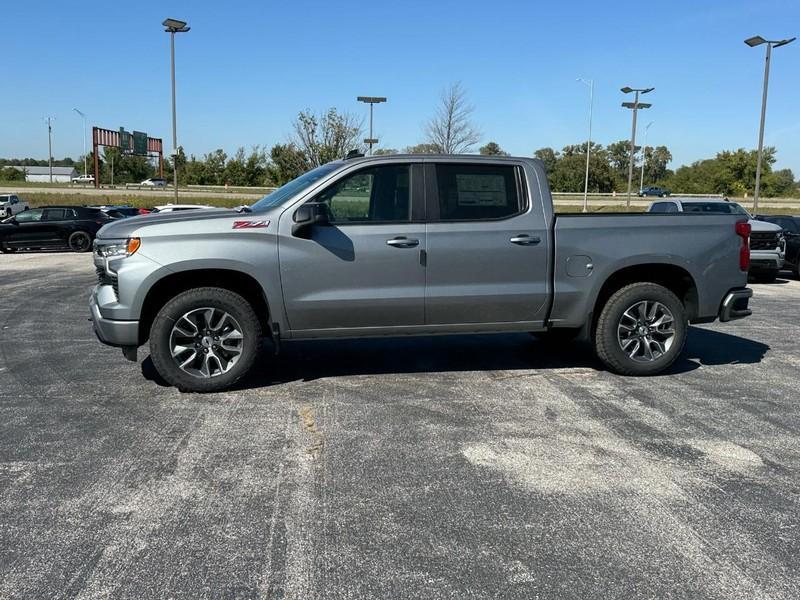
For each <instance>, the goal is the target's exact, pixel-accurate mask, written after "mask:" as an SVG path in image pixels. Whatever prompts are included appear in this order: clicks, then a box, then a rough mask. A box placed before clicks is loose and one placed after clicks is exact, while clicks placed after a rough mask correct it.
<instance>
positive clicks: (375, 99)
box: [356, 96, 386, 156]
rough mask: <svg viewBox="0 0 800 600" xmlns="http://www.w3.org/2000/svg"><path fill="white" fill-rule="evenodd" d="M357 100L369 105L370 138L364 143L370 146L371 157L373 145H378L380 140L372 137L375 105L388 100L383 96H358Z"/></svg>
mask: <svg viewBox="0 0 800 600" xmlns="http://www.w3.org/2000/svg"><path fill="white" fill-rule="evenodd" d="M356 100H358V101H359V102H364V103H365V104H369V137H368V138H367V139H365V140H364V143H365V144H367V145H369V155H370V156H372V145H373V144H377V143H378V140H376V139H375V138H373V137H372V107H373V106H374V105H375V104H380V103H381V102H386V98H384V97H383V96H358V97H357V98H356Z"/></svg>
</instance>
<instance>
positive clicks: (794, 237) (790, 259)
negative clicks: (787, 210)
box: [756, 215, 800, 279]
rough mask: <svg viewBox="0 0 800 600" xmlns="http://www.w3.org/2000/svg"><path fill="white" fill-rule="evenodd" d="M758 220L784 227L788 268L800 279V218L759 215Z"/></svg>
mask: <svg viewBox="0 0 800 600" xmlns="http://www.w3.org/2000/svg"><path fill="white" fill-rule="evenodd" d="M756 218H757V219H758V220H759V221H766V222H767V223H774V224H775V225H778V226H779V227H783V237H784V238H785V239H786V267H787V268H790V269H791V270H792V273H794V276H795V277H796V278H797V279H800V217H792V216H790V215H759V216H758V217H756Z"/></svg>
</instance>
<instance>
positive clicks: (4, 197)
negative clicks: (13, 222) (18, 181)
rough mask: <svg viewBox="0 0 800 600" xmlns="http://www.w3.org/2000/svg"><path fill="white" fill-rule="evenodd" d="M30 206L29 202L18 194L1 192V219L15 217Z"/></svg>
mask: <svg viewBox="0 0 800 600" xmlns="http://www.w3.org/2000/svg"><path fill="white" fill-rule="evenodd" d="M29 208H30V206H28V203H27V202H25V200H23V199H22V198H20V197H19V196H17V195H16V194H0V219H7V218H8V217H13V216H14V215H15V214H17V213H20V212H22V211H23V210H28V209H29Z"/></svg>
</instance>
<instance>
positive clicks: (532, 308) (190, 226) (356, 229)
mask: <svg viewBox="0 0 800 600" xmlns="http://www.w3.org/2000/svg"><path fill="white" fill-rule="evenodd" d="M356 179H357V180H359V181H365V182H366V185H367V188H368V190H367V193H360V192H359V193H354V192H353V188H354V186H353V185H352V182H353V181H354V180H356ZM749 232H750V226H749V225H748V224H747V218H746V217H742V216H740V215H733V214H707V215H702V216H699V217H697V216H691V217H690V216H686V215H677V214H673V215H664V214H643V213H640V214H633V213H628V214H602V215H600V214H597V215H595V214H591V213H590V214H586V215H556V214H554V211H553V204H552V198H551V195H550V190H549V187H548V184H547V176H546V174H545V169H544V165H543V164H542V162H541V161H539V160H536V159H529V158H510V157H495V156H436V155H426V156H424V157H423V156H420V155H390V156H372V157H366V158H353V159H350V160H343V161H336V162H332V163H328V164H325V165H322V166H320V167H317V168H316V169H314V170H312V171H309V172H307V173H305V174H303V175H301V176H300V177H298V178H297V179H295V180H293V181H291V182H289V183H287V184H286V185H284V186H283V187H281V188H279V189H277V190H276V191H274V192H272V193H271V194H269V195H268V196H265V197H264V198H263V199H261V200H260V201H258V202H256V203H255V204H254V205H253V206H252V207H250V208H249V209H246V210H242V211H240V212H234V211H230V210H204V211H191V212H188V213H184V214H172V215H163V216H161V217H158V218H152V219H150V218H146V219H125V220H120V221H116V222H114V223H111V224H109V225H107V226H106V227H104V228H103V229H102V230H101V231H100V234H99V236H98V239H97V240H96V243H95V252H94V255H93V256H94V263H95V266H96V268H97V271H98V275H99V282H98V285H97V286H96V287H95V288H94V292H93V293H92V296H91V300H90V314H91V317H92V320H93V322H94V328H95V331H96V333H97V335H98V337H99V338H100V340H101V341H103V342H105V343H107V344H110V345H112V346H119V347H121V348H122V349H123V354H124V355H125V357H126V358H128V359H130V360H136V354H137V348H138V347H139V346H141V345H142V344H144V343H146V342H147V341H148V340H149V342H150V355H151V358H152V360H153V363H154V365H155V368H156V369H157V370H158V372H159V373H160V374H161V375H162V376H163V377H164V378H165V379H166V380H167V381H168V382H170V383H172V384H173V385H175V386H177V387H178V388H179V389H182V390H192V391H205V392H207V391H216V390H222V389H227V388H229V387H230V386H232V385H233V384H234V383H235V382H236V381H238V380H239V379H240V378H241V377H242V376H243V375H245V373H247V371H249V370H250V368H251V367H252V366H253V364H254V361H255V358H256V352H257V348H258V344H259V340H260V338H261V337H263V336H269V337H271V338H272V339H273V341H274V342H275V345H276V347H277V348H280V347H281V345H282V344H283V343H284V342H287V341H293V340H302V339H314V338H335V337H365V336H389V335H395V336H397V335H410V334H434V333H435V334H439V333H464V332H470V333H477V332H483V333H488V332H500V331H525V332H535V333H536V334H537V335H539V336H542V337H543V338H544V339H547V338H558V337H563V336H567V337H568V336H576V337H579V338H582V339H586V340H591V341H592V342H593V343H594V345H595V350H596V352H597V355H598V356H599V357H600V359H601V360H602V361H603V363H604V364H605V365H606V366H607V367H608V368H609V369H610V370H612V371H614V372H617V373H621V374H624V375H651V374H654V373H659V372H661V371H663V370H664V369H666V368H668V367H669V366H670V365H671V364H672V363H673V362H674V361H675V360H676V359H677V357H678V356H679V355H680V353H681V351H682V348H683V346H684V343H685V341H686V336H687V331H688V324H689V323H710V322H712V321H714V320H716V319H720V320H721V321H729V320H732V319H737V318H742V317H746V316H747V315H749V314H750V310H749V308H748V303H749V298H750V297H751V296H752V290H750V289H748V288H747V287H746V283H747V269H748V267H749V248H748V247H747V237H748V235H749ZM279 248H280V252H279V251H278V250H279Z"/></svg>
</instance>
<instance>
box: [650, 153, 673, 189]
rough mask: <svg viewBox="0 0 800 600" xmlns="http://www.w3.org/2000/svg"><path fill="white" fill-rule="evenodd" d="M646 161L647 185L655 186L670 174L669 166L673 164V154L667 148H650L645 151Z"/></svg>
mask: <svg viewBox="0 0 800 600" xmlns="http://www.w3.org/2000/svg"><path fill="white" fill-rule="evenodd" d="M645 155H646V161H645V165H644V182H645V184H646V185H647V184H650V185H652V184H655V183H659V182H660V181H663V180H664V179H666V178H667V176H668V175H669V174H670V173H669V169H667V165H668V164H669V163H670V162H672V153H671V152H670V151H669V149H668V148H667V147H666V146H656V147H652V146H648V147H647V149H646V150H645Z"/></svg>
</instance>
